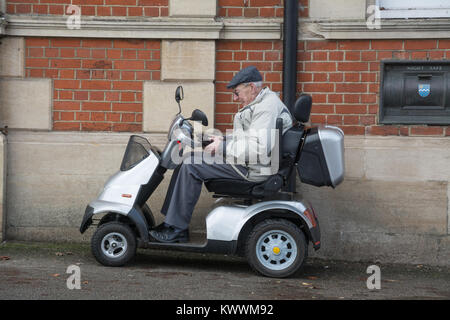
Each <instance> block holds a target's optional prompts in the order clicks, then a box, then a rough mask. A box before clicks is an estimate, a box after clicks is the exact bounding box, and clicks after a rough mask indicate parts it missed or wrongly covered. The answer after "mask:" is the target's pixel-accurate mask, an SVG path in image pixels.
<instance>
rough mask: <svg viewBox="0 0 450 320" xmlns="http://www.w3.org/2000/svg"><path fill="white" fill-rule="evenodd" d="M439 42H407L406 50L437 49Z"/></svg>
mask: <svg viewBox="0 0 450 320" xmlns="http://www.w3.org/2000/svg"><path fill="white" fill-rule="evenodd" d="M436 48H437V40H406V41H405V50H428V49H436Z"/></svg>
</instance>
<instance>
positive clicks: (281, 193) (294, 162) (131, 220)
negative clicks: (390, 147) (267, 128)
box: [80, 86, 344, 278]
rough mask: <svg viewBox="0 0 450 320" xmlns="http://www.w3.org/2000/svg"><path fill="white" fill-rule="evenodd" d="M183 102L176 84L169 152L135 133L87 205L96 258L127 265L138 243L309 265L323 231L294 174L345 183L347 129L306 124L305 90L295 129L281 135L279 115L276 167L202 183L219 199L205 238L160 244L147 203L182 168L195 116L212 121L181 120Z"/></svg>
mask: <svg viewBox="0 0 450 320" xmlns="http://www.w3.org/2000/svg"><path fill="white" fill-rule="evenodd" d="M182 99H183V90H182V87H181V86H179V87H178V88H177V89H176V93H175V100H176V102H177V103H178V107H179V113H178V114H177V115H176V116H175V118H174V120H173V121H172V124H171V126H170V128H169V135H168V142H167V144H166V146H165V148H164V150H162V151H161V150H158V149H157V148H155V147H154V146H152V145H151V144H150V143H149V141H148V140H147V139H146V138H144V137H141V136H137V135H132V136H131V137H130V139H129V141H128V144H127V147H126V150H125V154H124V157H123V159H122V164H121V167H120V171H119V172H117V173H116V174H114V175H113V176H111V177H110V178H109V180H108V181H107V182H106V184H105V186H104V188H103V191H102V192H101V194H100V195H99V197H98V198H97V199H96V200H94V201H92V202H91V203H90V204H89V205H88V206H87V208H86V211H85V214H84V217H83V220H82V223H81V226H80V232H81V233H84V232H85V231H86V229H87V228H88V227H89V226H90V225H92V224H94V225H95V224H96V225H97V229H96V231H95V233H94V234H93V236H92V240H91V248H92V253H93V255H94V257H95V258H96V260H97V261H98V262H99V263H101V264H103V265H105V266H122V265H124V264H126V263H127V262H129V261H130V260H131V259H132V258H133V257H134V256H135V254H136V248H137V247H145V248H152V249H165V250H182V251H190V252H201V253H222V254H234V255H239V256H245V257H246V258H247V261H248V263H249V264H250V266H251V267H252V268H253V269H254V270H255V271H256V272H258V273H260V274H262V275H264V276H268V277H279V278H282V277H288V276H292V275H293V274H295V273H296V272H297V271H299V270H300V269H301V267H302V265H303V264H304V263H305V260H306V259H307V256H308V246H309V242H311V243H312V247H313V248H314V249H315V250H317V249H319V248H320V229H319V222H318V219H317V215H316V212H315V211H314V209H313V207H312V206H311V205H310V204H309V203H308V202H305V201H303V200H297V199H294V192H293V191H292V187H291V186H290V185H289V184H290V179H291V176H292V175H295V174H296V171H297V172H298V174H299V177H300V179H301V182H302V183H307V184H311V185H315V186H318V187H321V186H331V187H333V188H334V187H336V186H337V185H338V184H340V183H341V182H342V181H343V178H344V134H343V132H342V130H341V129H339V128H337V127H332V126H321V127H313V128H307V127H305V124H304V123H306V122H308V120H309V116H310V112H311V104H312V99H311V97H310V96H309V95H301V96H300V97H299V99H298V100H297V101H296V103H295V106H294V109H293V110H292V115H293V117H294V118H295V120H296V121H295V124H294V126H293V127H292V128H290V129H289V130H287V131H286V132H285V133H284V134H282V120H281V119H278V121H277V129H278V130H277V132H278V137H277V139H278V143H277V146H276V148H278V152H279V153H278V154H279V170H278V172H277V173H276V174H274V175H271V176H269V177H268V179H267V180H265V181H262V182H251V181H247V180H243V179H241V180H232V179H214V180H210V181H205V186H206V188H207V190H208V191H209V192H212V193H214V194H213V197H215V198H219V199H218V200H217V201H216V204H215V206H214V208H213V209H212V210H211V211H210V212H209V213H208V214H207V216H206V239H205V240H204V242H203V243H198V242H188V243H159V242H155V241H152V238H151V236H150V235H149V230H150V229H151V228H152V227H154V226H155V219H154V217H153V214H152V211H151V210H150V208H149V206H148V205H147V203H146V202H147V200H148V199H149V197H150V196H151V194H152V193H153V192H154V191H155V189H156V188H157V187H158V185H159V184H160V182H161V181H162V180H163V179H164V174H165V172H166V171H167V170H174V169H176V168H177V166H178V165H177V164H176V163H174V160H173V159H174V158H176V157H175V155H176V156H179V155H181V154H182V152H183V150H185V149H186V147H188V146H191V147H192V145H193V143H194V140H195V139H196V138H195V137H194V132H193V131H194V130H193V128H194V126H193V125H192V123H190V121H199V122H201V123H202V124H203V125H204V126H207V124H208V120H207V118H206V115H205V114H204V113H203V112H202V111H200V110H198V109H196V110H194V111H193V112H192V115H191V117H190V118H184V117H183V116H182V114H181V106H180V101H181V100H182ZM194 214H195V213H194ZM94 221H95V222H96V223H93V222H94Z"/></svg>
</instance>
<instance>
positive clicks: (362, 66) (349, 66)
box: [337, 62, 369, 71]
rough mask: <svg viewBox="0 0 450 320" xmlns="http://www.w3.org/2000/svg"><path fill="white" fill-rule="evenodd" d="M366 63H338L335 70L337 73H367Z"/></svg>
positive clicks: (367, 66)
mask: <svg viewBox="0 0 450 320" xmlns="http://www.w3.org/2000/svg"><path fill="white" fill-rule="evenodd" d="M368 69H369V65H368V63H367V62H338V67H337V70H339V71H368Z"/></svg>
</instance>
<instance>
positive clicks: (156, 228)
mask: <svg viewBox="0 0 450 320" xmlns="http://www.w3.org/2000/svg"><path fill="white" fill-rule="evenodd" d="M167 226H168V225H167V224H165V223H164V222H162V223H160V224H158V225H157V226H154V227H151V228H150V230H155V231H161V230H163V229H164V228H166V227H167Z"/></svg>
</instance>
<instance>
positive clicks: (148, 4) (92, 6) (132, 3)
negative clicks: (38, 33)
mask: <svg viewBox="0 0 450 320" xmlns="http://www.w3.org/2000/svg"><path fill="white" fill-rule="evenodd" d="M168 2H169V0H89V1H83V0H7V1H6V12H7V13H10V14H30V13H31V14H43V15H64V14H66V13H67V7H68V6H70V5H77V6H79V7H80V8H81V14H82V15H85V16H130V17H136V16H145V17H160V16H161V17H162V16H168V14H169V9H168ZM67 14H72V12H69V13H67Z"/></svg>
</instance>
